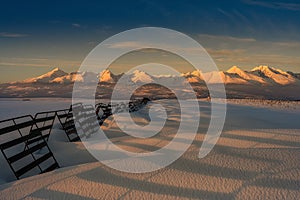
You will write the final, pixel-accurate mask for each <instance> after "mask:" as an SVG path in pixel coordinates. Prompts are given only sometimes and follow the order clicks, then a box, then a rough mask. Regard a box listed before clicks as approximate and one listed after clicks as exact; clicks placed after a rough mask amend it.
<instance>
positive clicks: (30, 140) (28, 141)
mask: <svg viewBox="0 0 300 200" xmlns="http://www.w3.org/2000/svg"><path fill="white" fill-rule="evenodd" d="M48 136H49V134H45V135H42V136H41V137H38V138H34V139H29V140H27V141H26V144H27V145H30V144H33V143H35V142H38V141H44V140H45V139H46V138H47V137H48Z"/></svg>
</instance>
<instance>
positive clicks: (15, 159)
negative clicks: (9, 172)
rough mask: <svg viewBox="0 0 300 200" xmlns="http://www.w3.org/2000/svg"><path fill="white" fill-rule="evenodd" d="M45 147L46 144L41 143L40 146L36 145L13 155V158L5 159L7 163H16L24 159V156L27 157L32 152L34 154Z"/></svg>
mask: <svg viewBox="0 0 300 200" xmlns="http://www.w3.org/2000/svg"><path fill="white" fill-rule="evenodd" d="M46 145H47V144H46V142H42V143H40V144H37V145H35V146H33V147H31V148H29V149H27V150H25V151H22V152H21V153H18V154H16V155H14V156H11V157H9V158H8V159H7V161H8V162H9V163H14V162H16V161H18V160H20V159H22V158H24V157H25V156H28V155H30V154H32V153H33V152H35V151H37V150H39V149H41V148H43V147H45V146H46Z"/></svg>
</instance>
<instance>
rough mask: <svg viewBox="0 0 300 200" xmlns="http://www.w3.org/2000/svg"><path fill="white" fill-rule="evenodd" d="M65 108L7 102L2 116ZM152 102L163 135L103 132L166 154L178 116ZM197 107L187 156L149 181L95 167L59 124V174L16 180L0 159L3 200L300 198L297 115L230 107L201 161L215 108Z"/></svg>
mask: <svg viewBox="0 0 300 200" xmlns="http://www.w3.org/2000/svg"><path fill="white" fill-rule="evenodd" d="M51 102H52V103H51ZM18 103H20V106H19V107H18V109H15V107H16V105H17V104H18ZM26 103H28V105H26ZM68 103H69V102H68V101H67V100H55V101H51V99H49V100H45V99H43V100H41V101H38V100H36V101H35V102H34V101H32V102H20V101H18V102H17V103H16V102H14V101H10V102H8V101H6V102H2V103H1V104H0V109H1V111H10V113H9V114H6V113H4V112H1V115H6V116H16V115H19V114H21V113H20V111H19V109H23V112H30V113H32V112H36V111H39V110H40V109H41V108H45V106H47V105H48V106H49V107H47V108H49V109H50V108H51V109H52V108H53V109H54V108H61V107H65V106H67V104H68ZM153 103H160V104H161V105H162V106H164V107H165V108H166V109H167V111H168V117H169V119H168V121H167V122H166V124H165V127H164V128H163V129H162V131H161V133H160V134H159V135H157V136H155V137H152V138H148V139H137V138H131V137H125V136H124V134H123V133H122V132H121V131H120V130H119V128H118V127H117V126H116V123H115V121H114V119H113V118H109V119H108V120H106V121H105V123H104V126H103V127H102V128H103V130H104V131H105V133H106V134H107V136H108V137H110V138H111V139H112V141H114V142H115V144H117V145H119V146H120V147H121V148H124V149H126V150H130V151H134V152H147V151H153V150H155V149H157V148H161V147H163V146H164V145H166V144H167V143H168V142H169V141H170V140H171V139H172V138H173V136H174V134H175V133H176V130H177V125H178V122H179V121H180V112H179V109H178V107H177V106H176V101H175V100H159V101H155V102H152V103H150V104H149V106H150V105H151V104H153ZM24 105H26V106H24ZM34 105H36V106H34ZM187 105H188V102H187ZM199 105H200V108H201V120H200V127H199V130H198V134H197V136H196V138H195V141H194V143H193V144H192V145H191V147H190V148H189V149H188V151H187V152H186V153H185V154H184V155H183V156H182V157H181V158H180V159H178V160H177V161H176V162H174V163H173V164H171V165H170V166H168V167H166V168H164V169H161V170H158V171H155V172H151V173H144V174H129V173H123V172H118V171H116V170H112V169H110V168H108V167H106V166H103V165H102V164H101V163H98V162H95V159H94V158H93V157H92V156H91V155H90V154H89V153H88V152H87V151H86V150H85V148H84V147H83V145H82V144H81V142H76V143H70V142H68V141H67V138H66V136H65V134H64V132H63V131H62V130H61V129H60V126H59V125H58V124H56V125H55V127H54V130H53V132H52V133H51V136H50V138H49V145H50V148H51V149H52V151H53V152H54V155H55V157H56V158H57V160H58V163H59V164H60V165H61V166H62V168H60V169H58V170H55V171H53V172H50V173H46V174H42V175H38V176H33V177H29V178H24V179H22V180H19V181H15V178H14V177H13V175H12V173H11V171H10V169H9V167H8V165H7V164H6V162H5V161H4V159H3V157H1V158H0V159H1V171H0V182H1V183H2V184H3V185H1V186H0V190H1V191H0V199H118V198H122V199H299V197H300V191H299V187H300V159H299V155H300V125H299V117H300V111H299V110H298V111H297V110H296V111H295V112H287V111H285V110H270V109H267V108H258V107H256V106H255V105H254V104H253V105H250V106H241V105H233V104H230V105H228V111H227V119H226V122H225V127H224V130H223V132H222V135H221V138H220V139H219V141H218V143H217V145H216V146H215V147H214V149H213V151H212V152H211V153H210V154H209V155H208V156H207V157H205V158H203V159H198V153H199V148H200V146H201V143H202V141H203V138H204V135H205V131H206V129H207V126H208V123H209V116H210V104H209V103H208V102H204V101H200V102H199ZM4 109H5V110H4ZM145 109H146V108H145ZM146 113H147V112H145V110H141V111H139V112H137V113H134V114H133V116H132V117H133V119H134V120H135V121H136V123H138V124H145V123H147V122H148V117H147V114H146ZM214 117H217V116H214ZM123 120H124V119H123ZM183 142H184V141H183ZM12 181H15V182H12Z"/></svg>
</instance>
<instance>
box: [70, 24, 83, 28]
mask: <svg viewBox="0 0 300 200" xmlns="http://www.w3.org/2000/svg"><path fill="white" fill-rule="evenodd" d="M72 26H73V27H75V28H80V27H81V25H80V24H77V23H73V24H72Z"/></svg>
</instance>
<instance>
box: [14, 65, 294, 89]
mask: <svg viewBox="0 0 300 200" xmlns="http://www.w3.org/2000/svg"><path fill="white" fill-rule="evenodd" d="M122 76H124V77H122ZM120 77H122V79H124V80H126V81H127V82H130V83H154V82H159V83H162V82H164V81H168V82H170V81H172V80H173V82H174V83H177V84H183V83H181V82H182V81H183V80H186V81H188V82H189V83H204V82H207V83H210V84H219V83H222V81H223V83H224V84H226V85H227V84H238V85H253V84H254V85H264V86H271V85H300V74H296V73H293V72H285V71H283V70H280V69H276V68H273V67H269V66H258V67H255V68H253V69H252V70H251V71H244V70H242V69H240V68H239V67H237V66H233V67H231V68H230V69H229V70H227V71H213V72H207V73H201V71H198V70H196V71H193V72H187V73H182V74H180V76H174V75H160V76H157V75H150V74H148V73H146V72H144V71H139V70H135V71H133V72H132V73H130V74H119V75H115V74H113V73H112V72H111V71H110V70H108V69H106V70H104V71H102V72H100V73H99V74H94V73H93V72H72V73H66V72H64V71H62V70H61V69H59V68H55V69H53V70H51V71H50V72H48V73H45V74H43V75H40V76H38V77H34V78H29V79H26V80H24V81H20V82H15V83H57V84H71V83H74V82H75V81H78V82H83V81H85V82H97V81H98V82H100V83H116V82H117V81H118V80H119V79H120ZM219 77H221V78H222V80H220V79H219ZM182 78H185V79H182ZM178 81H179V82H180V81H181V82H180V83H179V82H178Z"/></svg>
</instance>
